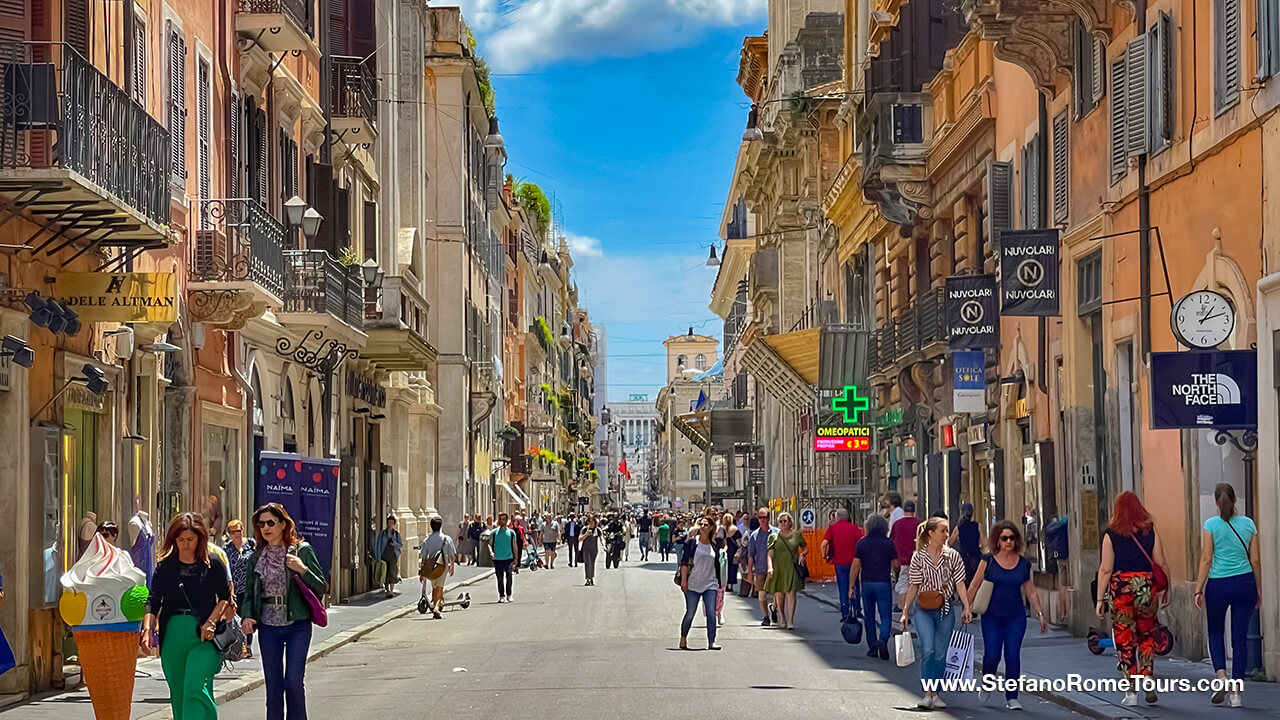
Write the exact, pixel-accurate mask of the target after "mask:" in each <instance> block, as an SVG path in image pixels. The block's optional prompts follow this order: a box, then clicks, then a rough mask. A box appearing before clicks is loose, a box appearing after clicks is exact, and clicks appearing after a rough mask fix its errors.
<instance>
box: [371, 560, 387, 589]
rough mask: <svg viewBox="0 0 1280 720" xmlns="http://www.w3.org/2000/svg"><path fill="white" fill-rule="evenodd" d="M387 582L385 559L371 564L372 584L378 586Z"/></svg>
mask: <svg viewBox="0 0 1280 720" xmlns="http://www.w3.org/2000/svg"><path fill="white" fill-rule="evenodd" d="M386 583H387V561H386V560H378V561H377V562H375V563H374V564H373V586H374V587H375V588H380V587H382V586H383V585H385V584H386Z"/></svg>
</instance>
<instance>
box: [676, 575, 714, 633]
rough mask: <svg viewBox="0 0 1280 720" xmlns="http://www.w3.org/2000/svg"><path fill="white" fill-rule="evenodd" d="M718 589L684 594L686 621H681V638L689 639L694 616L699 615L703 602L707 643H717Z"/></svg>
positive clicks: (690, 591) (692, 591) (691, 591)
mask: <svg viewBox="0 0 1280 720" xmlns="http://www.w3.org/2000/svg"><path fill="white" fill-rule="evenodd" d="M719 594H720V591H719V590H718V589H717V588H711V589H710V590H707V591H705V592H696V591H694V590H689V591H686V592H685V594H684V619H683V620H681V621H680V637H682V638H686V637H689V628H691V627H693V616H694V615H697V614H698V601H699V600H701V601H702V610H703V612H705V613H706V614H707V642H712V643H713V642H715V641H716V596H717V595H719Z"/></svg>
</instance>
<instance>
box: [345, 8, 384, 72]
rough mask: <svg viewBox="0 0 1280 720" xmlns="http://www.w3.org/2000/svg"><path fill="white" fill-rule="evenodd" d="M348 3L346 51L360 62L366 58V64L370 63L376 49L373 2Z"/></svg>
mask: <svg viewBox="0 0 1280 720" xmlns="http://www.w3.org/2000/svg"><path fill="white" fill-rule="evenodd" d="M350 2H351V12H350V13H349V15H348V22H349V23H350V46H349V47H348V50H350V52H351V55H353V56H355V57H358V58H360V59H362V60H363V59H365V58H368V62H370V63H372V62H373V57H372V56H373V53H374V51H375V50H376V49H377V47H378V30H377V24H376V23H377V17H378V13H377V8H375V7H374V0H350ZM370 69H373V68H370Z"/></svg>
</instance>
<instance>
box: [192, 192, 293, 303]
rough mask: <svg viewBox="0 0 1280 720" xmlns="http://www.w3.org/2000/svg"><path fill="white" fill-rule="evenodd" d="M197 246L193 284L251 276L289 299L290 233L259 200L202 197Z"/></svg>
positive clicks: (278, 295)
mask: <svg viewBox="0 0 1280 720" xmlns="http://www.w3.org/2000/svg"><path fill="white" fill-rule="evenodd" d="M198 207H199V212H198V213H197V215H196V217H195V218H194V226H195V227H194V228H193V230H194V232H193V233H192V234H193V237H194V238H195V242H193V243H192V244H191V246H192V250H191V252H192V255H191V266H190V278H191V280H192V282H235V281H240V280H248V281H251V282H254V283H257V284H258V285H260V286H262V287H263V288H264V289H265V290H266V291H267V292H269V293H271V294H272V295H274V296H275V297H277V298H281V299H283V298H284V277H285V273H284V244H285V237H286V231H285V228H284V226H283V225H281V224H280V222H279V221H278V220H276V219H275V218H274V217H272V216H271V213H269V212H267V211H266V210H265V209H264V208H263V207H262V205H261V204H260V203H259V202H258V201H256V200H250V199H247V198H231V199H226V200H201V201H200V204H199V206H198Z"/></svg>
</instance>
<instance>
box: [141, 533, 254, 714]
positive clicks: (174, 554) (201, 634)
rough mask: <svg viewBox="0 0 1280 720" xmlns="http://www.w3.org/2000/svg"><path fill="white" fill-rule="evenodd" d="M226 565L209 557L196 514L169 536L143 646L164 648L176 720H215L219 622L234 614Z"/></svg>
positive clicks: (153, 586)
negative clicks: (215, 677)
mask: <svg viewBox="0 0 1280 720" xmlns="http://www.w3.org/2000/svg"><path fill="white" fill-rule="evenodd" d="M227 577H228V576H227V568H226V566H225V565H223V564H222V561H221V560H219V559H218V558H216V557H212V556H210V555H209V531H208V530H207V529H205V526H204V518H202V517H201V516H200V515H199V514H198V513H190V512H186V513H182V514H180V515H178V516H177V517H175V518H174V519H173V522H172V523H171V524H170V525H169V531H168V532H167V533H166V534H165V538H164V546H163V548H162V549H161V551H160V562H159V563H158V564H157V565H156V571H155V575H154V576H153V577H152V579H151V594H150V597H148V598H147V615H146V618H145V619H144V620H143V621H142V644H143V647H145V648H147V649H148V650H150V649H152V648H154V647H156V644H157V643H158V644H159V647H160V667H161V669H162V670H164V679H165V681H166V682H168V683H169V702H170V704H171V705H172V706H173V717H174V720H214V718H217V717H218V705H217V703H216V702H214V699H213V676H214V675H216V674H217V672H218V670H219V669H220V668H221V667H222V657H221V656H220V655H219V654H218V651H217V649H215V648H214V646H213V643H212V642H210V641H211V640H212V639H213V636H214V633H215V632H217V629H218V625H219V623H222V622H225V621H226V620H227V619H228V618H229V617H230V616H231V615H232V614H233V613H234V608H233V606H232V603H231V583H230V582H229V581H228V580H227Z"/></svg>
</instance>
